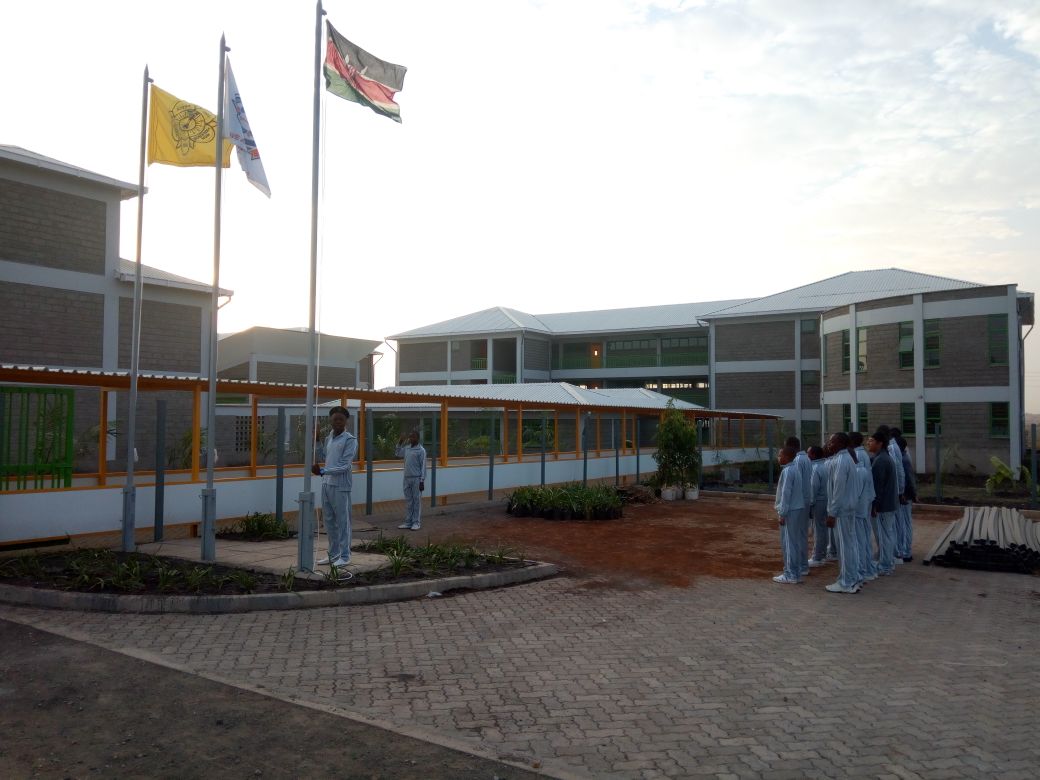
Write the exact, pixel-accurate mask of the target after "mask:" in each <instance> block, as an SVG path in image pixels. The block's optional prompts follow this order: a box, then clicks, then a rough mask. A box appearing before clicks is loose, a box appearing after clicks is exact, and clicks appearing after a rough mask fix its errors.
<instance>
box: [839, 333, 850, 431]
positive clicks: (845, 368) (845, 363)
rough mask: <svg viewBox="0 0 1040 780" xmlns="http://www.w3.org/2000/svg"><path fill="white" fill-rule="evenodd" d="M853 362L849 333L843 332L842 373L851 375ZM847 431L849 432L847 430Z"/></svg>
mask: <svg viewBox="0 0 1040 780" xmlns="http://www.w3.org/2000/svg"><path fill="white" fill-rule="evenodd" d="M851 361H852V349H851V348H850V347H849V332H848V331H847V330H843V331H842V332H841V373H843V374H847V373H849V364H850V363H851ZM845 430H848V428H846V429H845Z"/></svg>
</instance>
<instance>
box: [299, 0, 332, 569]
mask: <svg viewBox="0 0 1040 780" xmlns="http://www.w3.org/2000/svg"><path fill="white" fill-rule="evenodd" d="M324 15H325V10H324V9H323V8H322V7H321V0H318V3H317V7H316V9H315V17H316V18H315V24H314V123H313V130H312V135H311V150H312V151H311V279H310V311H309V319H308V326H307V333H308V334H309V340H310V355H309V357H308V359H307V403H306V407H305V409H306V417H305V418H304V420H305V422H304V427H303V451H304V458H303V492H302V493H300V497H299V506H300V520H299V528H298V529H297V530H298V534H297V537H296V538H297V541H298V542H299V544H298V545H297V547H298V550H297V553H298V555H297V567H298V568H299V569H300V570H301V571H312V570H313V569H314V491H313V490H312V489H311V467H312V466H313V465H314V395H315V393H314V389H315V388H314V381H315V375H316V373H317V370H316V366H317V362H318V334H317V332H316V330H315V317H314V310H315V300H316V299H317V297H318V154H319V148H318V146H319V139H320V135H319V128H320V116H319V114H320V113H321V32H322V30H321V25H322V17H323V16H324Z"/></svg>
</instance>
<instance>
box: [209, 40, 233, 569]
mask: <svg viewBox="0 0 1040 780" xmlns="http://www.w3.org/2000/svg"><path fill="white" fill-rule="evenodd" d="M229 51H230V49H228V47H227V46H226V45H225V43H224V36H223V35H221V36H220V79H219V81H218V85H217V144H216V149H217V151H216V154H215V157H214V162H213V169H214V177H213V178H214V195H213V290H212V291H211V292H210V313H209V392H208V393H207V395H208V398H207V400H206V444H205V447H206V487H205V489H204V490H203V491H202V560H204V561H215V560H216V559H217V550H216V546H217V542H216V528H217V489H216V488H215V487H213V471H214V465H215V464H214V461H215V460H216V443H217V308H218V307H217V303H218V300H217V299H218V298H219V297H220V202H221V190H220V186H221V178H222V175H223V165H224V81H225V79H224V73H225V67H226V62H227V53H228V52H229Z"/></svg>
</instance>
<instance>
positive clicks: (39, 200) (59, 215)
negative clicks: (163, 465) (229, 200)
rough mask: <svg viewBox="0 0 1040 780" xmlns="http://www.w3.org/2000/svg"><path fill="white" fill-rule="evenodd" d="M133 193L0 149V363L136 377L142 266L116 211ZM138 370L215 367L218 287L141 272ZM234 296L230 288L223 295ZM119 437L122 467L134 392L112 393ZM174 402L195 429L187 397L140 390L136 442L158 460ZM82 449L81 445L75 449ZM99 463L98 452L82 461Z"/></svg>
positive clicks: (83, 412)
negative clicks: (160, 436)
mask: <svg viewBox="0 0 1040 780" xmlns="http://www.w3.org/2000/svg"><path fill="white" fill-rule="evenodd" d="M135 197H137V185H136V184H129V183H127V182H123V181H118V180H116V179H112V178H109V177H107V176H103V175H101V174H97V173H93V172H91V171H87V170H84V169H82V168H78V167H76V166H74V165H69V164H67V163H64V162H60V161H58V160H54V159H51V158H49V157H45V156H43V155H40V154H36V153H35V152H31V151H28V150H26V149H22V148H19V147H15V146H0V333H3V334H4V336H3V338H2V339H0V363H8V364H27V365H34V366H46V367H62V368H87V369H93V370H101V371H119V370H128V369H129V367H130V351H131V331H132V322H133V294H134V270H135V264H134V263H133V262H130V261H128V260H125V259H121V258H120V257H119V225H120V205H121V204H122V202H123V201H125V200H128V199H130V198H135ZM142 276H143V280H144V300H143V308H142V318H141V352H140V369H141V371H142V372H147V373H153V374H164V373H168V374H180V375H193V376H201V375H202V374H204V373H205V370H206V369H205V367H206V366H207V365H208V356H209V343H210V334H209V329H210V324H209V323H210V293H211V290H212V286H211V285H209V284H204V283H202V282H198V281H195V280H193V279H188V278H185V277H183V276H178V275H176V274H172V273H169V272H167V271H164V270H161V269H158V268H154V267H151V266H148V265H143V266H142ZM220 292H221V294H222V295H223V296H225V297H226V296H230V295H231V292H230V291H229V290H221V291H220ZM104 398H105V404H106V409H107V412H106V416H107V420H108V425H109V426H111V430H113V431H114V434H115V435H113V436H112V437H111V438H110V446H109V447H108V448H107V458H108V459H109V460H115V461H116V462H117V464H118V462H123V463H125V461H126V450H125V445H124V444H123V441H124V437H123V436H122V435H120V434H122V433H123V432H125V420H126V416H127V415H126V407H127V403H128V401H127V394H126V393H122V392H119V393H117V392H112V393H107V394H105V395H104ZM159 398H164V399H166V400H167V401H168V404H169V409H168V418H167V419H168V423H169V424H170V425H171V426H172V427H174V428H176V427H185V428H187V427H189V426H190V423H191V419H192V408H191V401H190V399H187V400H186V399H185V398H184V395H183V394H181V395H179V396H178V395H177V394H169V397H167V396H166V395H164V394H158V393H142V394H141V395H139V397H138V423H137V435H136V444H137V451H138V456H139V458H140V460H141V461H142V462H144V463H148V462H150V461H151V460H152V459H153V457H154V456H153V450H154V427H155V426H154V420H155V401H156V400H157V399H159ZM100 403H101V394H100V393H99V391H97V390H76V391H75V394H74V409H73V417H74V423H75V424H74V429H75V434H76V437H77V439H82V441H81V442H80V444H82V445H83V446H86V447H89V446H91V445H92V444H96V435H95V436H90V435H87V434H88V433H89V432H90V430H91V428H92V427H96V426H97V425H98V424H99V420H101V419H102V414H101V411H100ZM77 446H79V445H77ZM84 460H85V462H87V463H95V462H96V461H95V460H94V455H93V454H91V456H90V457H85V458H84Z"/></svg>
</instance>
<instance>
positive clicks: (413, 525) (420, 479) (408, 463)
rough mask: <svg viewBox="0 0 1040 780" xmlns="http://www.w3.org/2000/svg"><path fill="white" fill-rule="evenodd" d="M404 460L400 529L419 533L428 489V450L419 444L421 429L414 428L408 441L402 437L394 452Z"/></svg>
mask: <svg viewBox="0 0 1040 780" xmlns="http://www.w3.org/2000/svg"><path fill="white" fill-rule="evenodd" d="M394 454H395V455H397V457H399V458H404V501H405V516H404V522H403V523H401V524H400V525H399V526H397V527H398V528H407V529H408V530H410V531H418V530H419V528H421V527H422V492H423V490H424V489H425V488H426V448H425V447H423V446H422V445H421V444H420V443H419V429H418V428H413V429H412V430H411V432H410V433H409V434H408V437H407V439H406V438H405V437H404V436H402V437H401V438H400V439H399V440H398V442H397V449H396V450H395V452H394Z"/></svg>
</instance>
